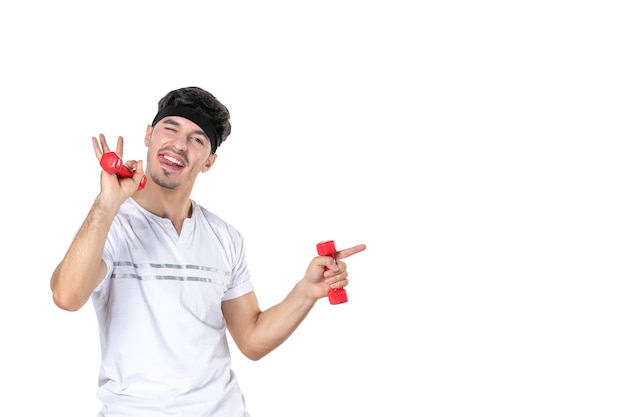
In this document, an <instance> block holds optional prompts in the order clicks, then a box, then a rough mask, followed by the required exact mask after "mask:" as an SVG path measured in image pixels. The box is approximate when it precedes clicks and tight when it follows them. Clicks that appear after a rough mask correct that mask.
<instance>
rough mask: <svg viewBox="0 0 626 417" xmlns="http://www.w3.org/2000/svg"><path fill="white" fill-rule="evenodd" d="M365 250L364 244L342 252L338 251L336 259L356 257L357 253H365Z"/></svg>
mask: <svg viewBox="0 0 626 417" xmlns="http://www.w3.org/2000/svg"><path fill="white" fill-rule="evenodd" d="M364 250H365V245H364V244H361V245H356V246H353V247H351V248H348V249H342V250H340V251H337V253H336V254H335V258H336V259H343V258H347V257H348V256H351V255H354V254H355V253H359V252H363V251H364Z"/></svg>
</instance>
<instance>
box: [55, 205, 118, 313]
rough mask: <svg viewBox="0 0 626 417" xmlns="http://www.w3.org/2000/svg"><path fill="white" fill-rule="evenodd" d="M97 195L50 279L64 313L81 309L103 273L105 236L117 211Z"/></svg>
mask: <svg viewBox="0 0 626 417" xmlns="http://www.w3.org/2000/svg"><path fill="white" fill-rule="evenodd" d="M102 200H103V199H102V198H101V197H100V196H99V197H98V198H96V201H95V202H94V204H93V206H92V207H91V210H90V211H89V214H88V215H87V218H86V219H85V221H84V222H83V224H82V226H81V228H80V230H79V231H78V234H77V235H76V237H75V238H74V240H73V241H72V244H71V245H70V247H69V249H68V251H67V252H66V254H65V257H64V258H63V260H62V261H61V262H60V263H59V265H58V266H57V267H56V269H55V270H54V272H53V274H52V278H51V279H50V288H51V289H52V299H53V300H54V303H55V304H56V305H57V306H59V307H60V308H62V309H63V310H69V311H75V310H78V309H79V308H81V307H82V306H83V305H84V304H85V303H86V302H87V300H88V299H89V297H90V296H91V293H92V291H93V290H94V288H96V286H97V285H98V284H99V283H100V281H101V280H102V278H104V275H105V273H106V264H105V263H104V261H103V260H102V253H103V251H104V244H105V242H106V237H107V233H108V232H109V229H110V227H111V224H112V223H113V218H114V217H115V213H116V211H117V208H110V207H107V204H106V203H105V202H103V201H102Z"/></svg>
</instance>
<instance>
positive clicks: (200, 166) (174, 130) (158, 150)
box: [145, 116, 216, 190]
mask: <svg viewBox="0 0 626 417" xmlns="http://www.w3.org/2000/svg"><path fill="white" fill-rule="evenodd" d="M145 144H146V146H147V147H148V156H147V170H148V171H147V174H148V175H149V176H150V178H151V179H152V181H154V182H155V183H156V184H158V185H160V186H161V187H164V188H167V189H170V190H175V189H178V188H181V187H192V186H193V184H194V182H195V180H196V177H197V176H198V174H199V173H200V172H206V171H208V170H209V168H210V167H211V165H213V162H214V161H215V158H216V155H214V154H211V142H210V141H209V138H208V137H207V136H206V134H205V133H204V131H203V130H202V129H201V128H200V126H198V125H197V124H195V123H194V122H192V121H191V120H188V119H185V118H184V117H180V116H167V117H164V118H163V119H161V120H159V122H158V123H157V124H156V126H154V128H153V127H151V126H148V128H147V130H146V138H145Z"/></svg>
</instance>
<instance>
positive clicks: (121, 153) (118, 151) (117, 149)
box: [115, 136, 124, 158]
mask: <svg viewBox="0 0 626 417" xmlns="http://www.w3.org/2000/svg"><path fill="white" fill-rule="evenodd" d="M115 153H116V154H118V155H119V157H120V158H123V157H124V138H123V137H121V136H118V137H117V146H116V147H115Z"/></svg>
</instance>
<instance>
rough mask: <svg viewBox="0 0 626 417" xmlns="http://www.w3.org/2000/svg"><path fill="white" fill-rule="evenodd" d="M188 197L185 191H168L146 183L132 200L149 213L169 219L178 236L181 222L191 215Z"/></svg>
mask: <svg viewBox="0 0 626 417" xmlns="http://www.w3.org/2000/svg"><path fill="white" fill-rule="evenodd" d="M190 196H191V193H190V192H189V191H187V190H168V189H166V188H163V187H160V186H158V185H156V184H154V183H152V182H150V181H148V183H147V184H146V187H145V188H144V189H143V190H141V191H138V192H136V193H135V194H133V199H134V200H135V201H136V202H137V204H139V205H140V206H141V207H143V208H144V209H146V210H148V211H149V212H150V213H152V214H154V215H156V216H159V217H162V218H164V219H169V220H170V221H171V222H172V224H173V225H174V227H175V228H176V230H177V231H178V233H179V234H180V231H181V229H182V227H183V222H184V221H185V219H187V218H189V217H191V214H192V206H191V198H190Z"/></svg>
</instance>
